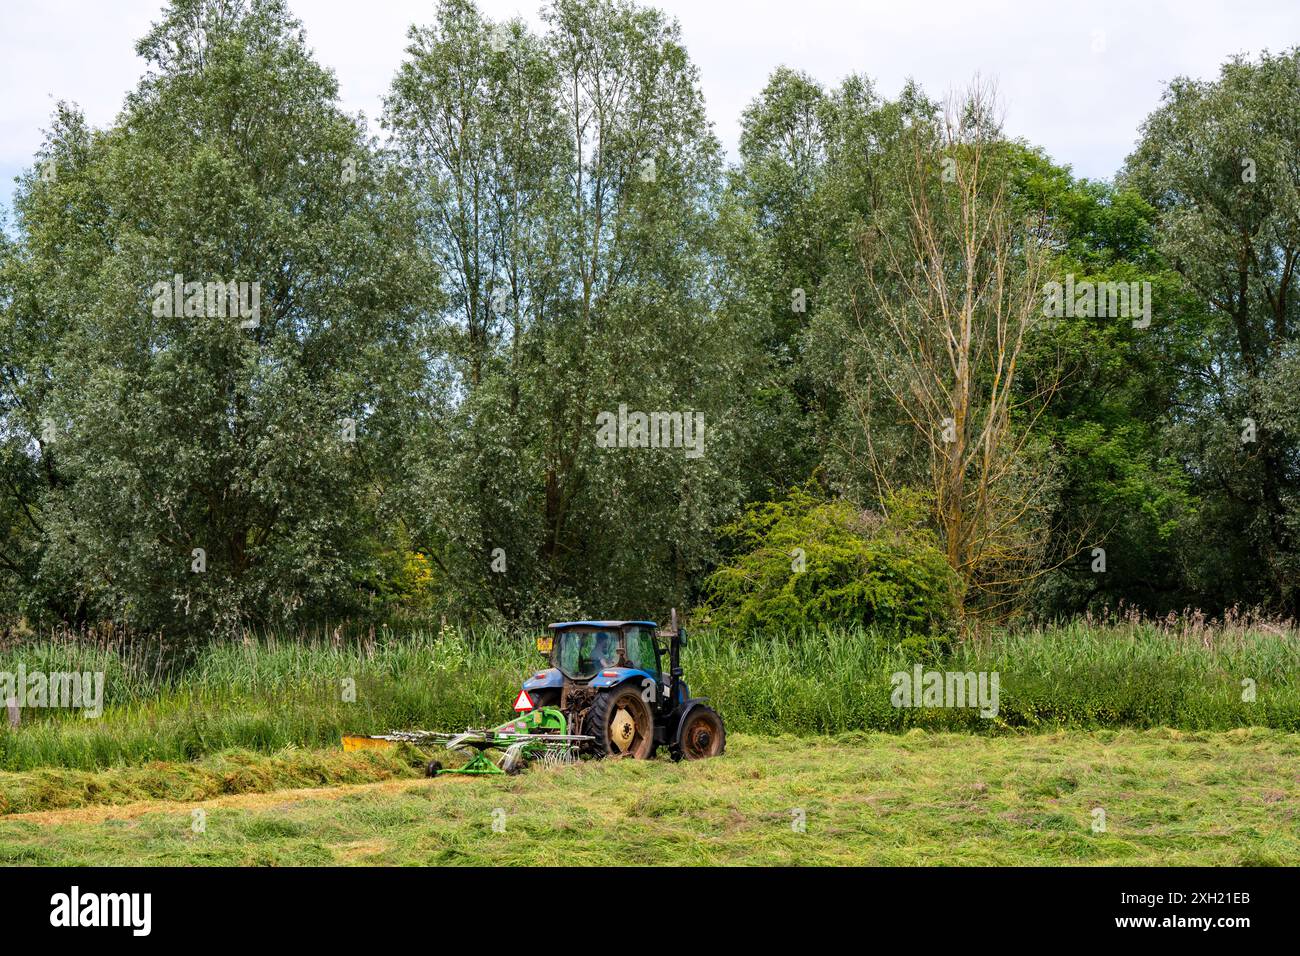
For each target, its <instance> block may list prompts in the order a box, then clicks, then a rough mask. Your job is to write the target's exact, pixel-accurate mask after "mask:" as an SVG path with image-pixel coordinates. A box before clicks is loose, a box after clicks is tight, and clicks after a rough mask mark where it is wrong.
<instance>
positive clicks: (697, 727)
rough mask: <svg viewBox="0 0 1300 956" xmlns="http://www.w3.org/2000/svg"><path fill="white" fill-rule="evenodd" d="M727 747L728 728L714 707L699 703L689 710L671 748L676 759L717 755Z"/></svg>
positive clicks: (697, 758) (696, 758) (694, 758)
mask: <svg viewBox="0 0 1300 956" xmlns="http://www.w3.org/2000/svg"><path fill="white" fill-rule="evenodd" d="M726 749H727V728H726V727H724V726H723V725H722V717H721V716H720V715H719V714H718V712H717V711H716V710H714V709H713V708H712V707H707V706H705V705H704V704H698V705H696V706H695V707H692V708H691V709H690V710H689V711H687V713H686V716H685V717H684V718H682V722H681V726H679V727H678V728H677V740H676V741H674V742H673V745H672V746H671V747H670V748H669V752H670V753H671V754H672V758H673V759H674V760H701V759H703V758H705V757H717V756H719V755H721V754H722V752H723V751H724V750H726Z"/></svg>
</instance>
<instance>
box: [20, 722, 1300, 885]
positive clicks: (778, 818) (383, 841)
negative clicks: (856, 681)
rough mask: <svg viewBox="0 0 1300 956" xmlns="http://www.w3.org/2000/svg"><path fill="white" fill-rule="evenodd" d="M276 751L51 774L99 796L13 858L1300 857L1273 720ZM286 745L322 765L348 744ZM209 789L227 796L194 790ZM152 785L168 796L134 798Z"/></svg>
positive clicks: (718, 860)
mask: <svg viewBox="0 0 1300 956" xmlns="http://www.w3.org/2000/svg"><path fill="white" fill-rule="evenodd" d="M269 759H270V758H258V757H256V756H253V755H244V756H243V757H240V758H238V759H234V760H232V759H231V758H230V757H229V756H226V757H221V758H214V761H209V766H208V769H209V771H210V772H211V775H212V776H211V777H210V778H208V783H207V784H206V785H196V786H194V787H193V788H192V789H191V790H190V791H188V792H187V793H178V792H177V790H176V789H175V788H173V789H170V790H168V789H162V790H157V789H150V785H149V783H148V782H147V781H145V782H141V781H139V780H137V781H135V784H134V786H135V789H134V790H132V789H130V788H129V787H127V788H124V787H123V786H122V781H120V780H117V781H114V780H113V779H112V778H111V775H112V774H113V773H115V771H104V772H102V773H101V774H99V775H89V776H90V777H91V778H92V779H94V780H97V781H98V787H99V789H98V790H96V789H95V788H94V787H93V786H92V787H91V789H90V792H87V791H86V790H85V788H84V787H83V789H82V791H81V792H80V796H79V797H78V796H77V794H76V793H75V792H73V791H70V790H68V789H67V788H66V787H64V788H62V789H60V788H58V787H52V788H51V789H50V790H49V792H50V793H53V794H56V795H57V796H54V797H49V798H48V799H51V800H53V801H54V802H55V803H57V802H58V801H59V800H63V801H65V802H66V801H69V800H71V801H72V802H73V803H77V802H80V803H82V804H84V806H82V807H81V808H79V809H65V810H50V811H45V812H43V813H36V814H26V815H15V814H12V813H11V814H9V815H6V816H0V863H4V864H108V865H118V864H160V865H178V866H179V865H184V866H191V865H204V864H227V865H250V864H261V865H332V864H444V865H457V864H513V865H535V864H563V865H575V866H578V865H585V866H606V865H617V864H656V865H662V864H671V865H694V864H721V865H731V864H790V865H817V864H885V865H944V864H954V865H971V864H1010V865H1027V864H1066V865H1074V864H1079V865H1113V864H1129V865H1143V864H1164V865H1191V864H1211V865H1284V866H1294V865H1297V864H1300V738H1298V737H1296V736H1295V735H1292V734H1287V733H1280V732H1277V731H1270V730H1261V729H1251V730H1233V731H1227V732H1196V733H1193V732H1183V731H1174V730H1142V731H1140V730H1118V731H1110V730H1099V731H1070V732H1057V733H1048V734H1023V735H1022V734H1017V735H1002V736H987V735H985V736H981V735H972V734H953V733H932V732H926V731H922V730H911V731H908V732H906V733H903V734H898V735H895V734H875V733H849V734H842V735H838V736H835V737H815V736H813V737H793V736H782V737H775V738H773V737H760V736H754V735H749V734H737V735H734V736H733V737H732V739H731V741H730V745H729V748H728V752H727V754H726V756H724V757H723V758H721V759H717V760H712V761H702V762H698V763H691V764H674V763H672V762H670V761H667V760H662V759H661V760H654V761H644V762H630V761H605V762H585V763H582V764H580V765H578V766H571V767H558V768H544V767H537V768H534V769H531V770H529V771H528V772H527V773H525V774H523V775H521V776H519V777H512V778H495V779H457V778H447V777H444V778H440V779H437V780H424V779H418V778H414V777H411V778H405V777H403V776H402V775H401V774H402V773H404V772H409V773H414V772H415V771H414V770H409V769H408V770H407V771H402V770H400V769H396V770H392V768H391V767H390V768H389V769H390V770H392V772H393V773H394V774H396V775H395V776H392V777H390V778H389V779H386V780H382V781H381V782H374V783H366V784H361V785H350V786H330V787H325V788H322V789H311V790H282V789H273V790H272V792H269V793H257V792H255V791H257V790H258V789H259V788H260V787H261V783H259V780H260V779H261V778H259V777H258V773H257V772H256V771H255V770H254V769H250V765H251V766H252V767H256V766H257V765H258V764H259V761H266V760H269ZM281 759H287V760H289V762H290V764H293V765H296V766H298V767H299V769H300V771H301V768H302V767H303V766H315V767H316V769H315V770H314V771H313V770H309V771H307V772H308V773H313V772H314V773H326V771H325V770H323V769H322V768H324V767H326V766H327V765H329V764H331V763H333V762H337V761H342V760H343V757H342V755H341V754H330V755H315V756H309V755H304V754H297V755H290V756H288V757H282V758H281ZM222 760H224V761H226V763H225V764H224V765H221V761H222ZM295 761H296V764H295ZM313 762H314V763H313ZM222 766H224V769H221V767H222ZM156 769H165V768H156ZM363 771H364V772H371V773H380V774H386V773H388V772H389V771H388V770H385V769H384V768H383V767H382V766H380V765H379V764H374V765H372V766H371V767H370V769H369V770H364V768H363ZM352 772H353V773H357V772H359V771H358V769H357V768H356V767H355V766H354V767H353V769H352ZM34 773H40V771H35V772H27V773H19V774H0V790H2V791H3V792H4V793H6V794H15V793H18V792H27V793H29V797H28V803H27V804H26V805H29V806H30V805H32V804H31V799H32V798H31V796H30V792H31V791H30V785H31V780H32V775H33V774H34ZM152 779H154V787H155V788H157V787H164V786H165V784H163V783H161V782H160V781H165V780H167V779H168V775H167V774H165V773H163V774H161V775H160V776H159V777H157V778H152ZM291 779H301V778H300V777H298V778H294V777H293V776H292V774H290V773H289V772H288V771H282V775H281V778H280V779H279V780H278V781H277V780H273V779H267V780H265V781H262V782H263V783H265V785H266V786H267V787H275V786H278V785H280V784H281V783H284V782H286V781H289V780H291ZM82 782H83V783H86V780H85V779H84V778H83V780H82ZM24 786H27V787H28V788H29V789H28V790H26V791H24V790H23V788H24ZM213 787H215V788H217V789H218V790H223V791H224V792H226V793H228V794H230V795H226V796H221V797H218V798H216V799H208V800H206V802H189V801H192V800H193V798H197V797H207V796H209V795H210V794H211V792H212V789H213ZM250 790H251V791H254V792H252V793H249V792H248V791H250ZM70 793H71V796H70V795H69V794H70ZM144 794H152V795H154V796H160V797H162V798H163V799H161V800H158V799H154V800H151V801H149V802H144V803H125V804H122V803H121V801H125V800H131V799H134V798H137V797H139V796H140V795H144ZM178 796H180V797H181V798H182V799H180V800H178V799H177V797H178ZM103 800H110V801H115V802H117V803H118V804H119V805H106V804H105V803H103V802H102V801H103ZM20 805H21V804H20ZM1097 808H1101V809H1103V810H1104V811H1105V824H1106V828H1105V831H1104V832H1094V830H1093V824H1094V821H1095V820H1096V819H1097V817H1096V816H1095V814H1094V811H1095V810H1096V809H1097ZM195 809H202V810H203V820H202V822H203V827H202V830H201V832H198V831H196V829H195V825H196V824H195V821H196V815H195V814H194V812H193V811H194V810H195ZM801 820H802V821H803V823H804V827H803V829H802V830H800V829H799V828H798V827H797V826H796V825H797V824H798V823H799V822H800V821H801ZM494 824H495V828H494Z"/></svg>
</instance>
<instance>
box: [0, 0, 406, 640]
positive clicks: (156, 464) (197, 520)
mask: <svg viewBox="0 0 1300 956" xmlns="http://www.w3.org/2000/svg"><path fill="white" fill-rule="evenodd" d="M137 52H138V53H139V54H140V56H141V57H142V58H143V59H144V60H145V61H146V62H147V63H149V64H150V70H149V72H148V73H147V74H146V75H145V76H144V77H143V78H142V80H141V81H140V83H139V85H138V86H137V87H136V89H135V90H134V91H132V92H131V94H130V95H129V96H128V98H127V101H126V104H125V107H124V109H123V111H122V113H121V115H120V117H119V118H118V120H117V122H116V123H115V124H114V125H113V126H112V127H110V128H109V129H107V130H104V131H92V130H91V129H89V127H88V126H87V125H86V124H85V122H84V120H82V118H81V117H80V115H79V114H78V113H77V112H76V111H75V110H72V109H67V110H64V111H62V113H61V114H60V115H59V116H58V117H56V123H55V125H54V127H53V129H52V131H51V133H50V136H49V139H48V140H47V142H46V144H45V146H44V147H43V149H42V152H41V154H40V156H39V157H38V160H39V164H38V166H37V168H36V169H35V170H33V172H32V173H31V174H30V175H29V176H28V177H27V178H26V179H25V181H24V183H23V186H22V188H21V189H20V191H19V194H18V197H17V201H16V210H17V222H16V225H17V232H18V238H17V243H16V244H17V252H16V257H17V262H18V267H19V268H20V269H21V270H22V271H23V272H24V273H25V274H26V276H27V278H26V279H25V280H22V281H20V282H19V283H18V288H19V289H20V290H21V294H20V295H18V296H17V297H15V298H14V299H13V301H12V303H11V305H10V307H9V308H8V309H7V310H6V322H7V324H8V325H9V326H10V327H11V328H12V329H14V330H24V329H36V330H40V331H41V333H42V335H43V336H45V338H42V339H40V340H34V343H33V344H34V345H35V344H38V342H39V345H40V347H39V348H31V349H29V350H28V354H26V355H15V356H14V357H15V358H16V360H18V361H19V362H21V363H23V367H22V368H21V369H20V370H19V373H20V374H14V375H11V376H10V378H9V382H10V384H9V387H11V388H13V387H14V386H15V384H16V386H17V390H16V392H15V393H14V396H13V400H12V402H11V403H10V407H16V408H17V413H16V415H15V417H14V418H13V420H12V421H9V422H7V424H8V425H9V426H10V427H18V428H22V429H24V430H26V434H27V435H28V436H30V437H31V438H32V442H31V444H30V445H29V448H30V449H31V450H30V452H29V453H30V454H32V455H34V456H37V458H38V460H43V461H45V462H48V463H49V466H50V467H51V468H53V469H56V470H57V481H56V482H55V483H54V485H53V487H52V489H51V491H50V492H49V493H47V494H44V495H43V496H42V497H41V499H40V500H39V501H38V502H36V503H35V504H36V506H37V507H39V512H40V513H39V514H38V515H37V516H36V520H37V521H39V523H40V526H41V528H42V529H43V530H42V533H43V542H44V545H43V553H42V556H41V562H40V568H39V571H38V577H39V578H40V579H41V580H52V581H57V582H60V583H61V585H62V586H65V587H66V588H67V589H68V590H69V593H68V594H66V595H64V598H65V600H64V601H63V606H64V608H65V609H67V608H69V607H70V608H71V613H74V614H81V615H85V616H90V617H97V616H111V617H114V618H118V619H125V620H128V621H131V622H133V623H136V624H140V625H143V626H149V627H164V628H167V629H169V630H172V631H175V630H184V631H186V632H190V633H211V632H212V631H214V630H216V631H235V630H238V629H239V628H241V627H243V626H246V625H248V624H258V623H284V622H293V621H301V620H304V619H310V618H313V617H315V618H319V617H323V616H325V615H327V614H344V613H353V612H356V611H357V610H359V609H362V608H364V607H365V605H366V603H367V600H368V593H370V592H371V591H372V581H373V578H374V576H375V573H376V566H375V562H376V560H377V558H376V552H377V548H376V547H375V546H374V545H375V542H376V540H377V539H378V537H379V536H380V535H381V534H382V529H381V528H380V527H379V519H378V513H377V509H376V500H377V499H376V496H377V494H378V490H379V488H380V487H381V486H382V484H383V480H384V477H385V474H386V468H387V463H388V462H389V461H390V460H391V459H392V458H393V457H394V456H393V448H394V446H395V443H396V442H397V441H398V436H399V433H400V428H399V426H400V425H401V424H402V423H403V422H404V421H405V420H407V418H408V417H409V414H410V407H411V406H412V404H413V403H414V402H415V401H416V396H417V395H418V393H419V390H420V388H421V377H422V375H423V369H422V366H421V363H420V356H421V348H422V344H423V329H424V324H423V317H424V314H425V313H424V311H423V310H424V309H425V307H426V304H427V302H428V301H429V297H430V288H429V283H428V280H427V278H426V276H427V269H426V266H425V265H424V263H423V261H422V260H421V259H420V257H418V256H417V255H415V254H414V249H413V236H414V230H413V220H412V218H411V216H410V214H409V206H408V204H407V203H406V200H405V193H404V190H403V188H402V186H401V184H400V182H398V181H397V180H396V179H395V177H393V176H392V175H391V174H390V173H389V172H388V171H387V170H386V169H385V168H384V166H383V165H382V164H381V163H380V162H379V160H378V157H377V155H376V153H375V151H374V150H373V149H372V147H371V146H370V144H369V143H368V141H367V139H366V136H365V133H364V130H363V128H362V126H361V125H360V123H359V122H358V120H357V119H356V118H354V117H350V116H348V115H346V114H344V113H343V112H342V111H341V110H340V109H339V107H338V105H337V93H338V89H337V84H336V83H335V80H334V78H333V76H332V74H331V73H330V72H329V71H328V70H327V69H325V68H323V67H322V66H320V65H319V64H318V63H316V62H315V61H314V60H313V59H312V57H311V56H310V54H309V51H308V49H307V46H306V41H305V38H304V36H303V34H302V31H301V28H300V26H299V24H298V23H297V22H296V21H295V20H293V19H292V18H291V17H290V16H289V14H288V13H287V11H286V9H285V7H284V5H283V3H281V2H279V0H174V2H173V3H172V4H171V5H170V6H169V7H168V8H167V9H166V10H165V11H164V12H163V15H162V17H161V19H160V20H159V22H158V23H157V24H156V25H155V26H154V27H153V28H152V29H151V30H150V31H149V33H148V34H147V35H146V36H145V37H144V38H143V39H142V40H141V41H140V43H139V44H138V47H137ZM46 171H48V174H47V172H46ZM232 285H233V286H234V288H235V290H236V296H235V300H237V301H236V302H234V303H232V300H231V297H230V296H229V294H228V293H229V289H228V286H232ZM240 293H242V296H241V295H240ZM232 304H236V305H237V306H238V308H237V310H236V312H235V313H232V312H231V306H232Z"/></svg>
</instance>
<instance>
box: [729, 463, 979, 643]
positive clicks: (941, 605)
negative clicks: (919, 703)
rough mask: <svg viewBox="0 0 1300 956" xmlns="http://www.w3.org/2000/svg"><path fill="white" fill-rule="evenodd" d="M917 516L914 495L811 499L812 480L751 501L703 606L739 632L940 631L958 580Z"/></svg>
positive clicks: (948, 620) (950, 615) (732, 530)
mask: <svg viewBox="0 0 1300 956" xmlns="http://www.w3.org/2000/svg"><path fill="white" fill-rule="evenodd" d="M923 515H924V508H923V507H922V500H921V499H920V497H919V496H918V495H916V494H915V493H900V494H896V495H894V496H893V497H891V498H890V499H889V501H888V502H887V503H886V507H885V513H884V515H877V514H874V513H871V512H864V511H860V510H858V509H857V508H855V507H854V506H853V505H851V504H849V503H848V502H847V501H827V500H824V499H821V498H818V497H817V496H816V495H815V494H814V493H813V491H812V486H811V485H808V486H805V487H801V488H796V489H794V490H793V491H792V492H791V493H790V495H789V496H788V497H787V498H785V499H784V500H783V501H773V502H766V503H764V504H760V505H752V506H750V507H749V508H748V509H747V510H746V511H745V513H744V514H743V515H742V516H741V517H740V518H739V519H738V520H737V521H736V522H734V523H733V524H731V525H729V526H727V527H726V528H724V529H723V532H724V533H725V534H727V535H728V536H730V537H732V538H733V539H738V540H739V542H740V545H741V547H740V550H739V552H738V553H737V555H736V556H735V557H734V558H733V559H732V560H731V561H729V562H728V563H726V564H724V565H723V566H722V567H720V568H718V570H717V571H715V572H714V573H713V574H712V575H711V576H710V577H709V580H708V589H709V601H708V604H707V606H706V609H705V613H706V614H707V615H708V616H709V617H710V618H711V619H712V621H713V623H716V624H718V625H721V626H723V627H731V628H736V629H738V630H740V631H755V630H761V631H768V632H776V631H786V630H790V629H793V628H800V627H808V626H811V627H871V628H880V629H882V630H886V631H892V632H896V633H899V634H917V633H920V634H932V633H934V632H936V631H940V632H942V631H944V630H947V629H948V628H949V626H950V625H951V624H952V623H953V621H954V620H955V617H956V612H957V604H958V600H959V597H960V585H959V582H958V579H957V576H956V574H954V573H953V570H952V568H951V567H950V566H949V565H948V562H947V560H946V559H945V557H944V555H943V553H942V551H940V550H939V547H938V541H937V539H936V538H935V536H934V535H933V533H932V532H930V531H929V530H927V529H926V528H925V527H924V525H923V524H922V521H923Z"/></svg>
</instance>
